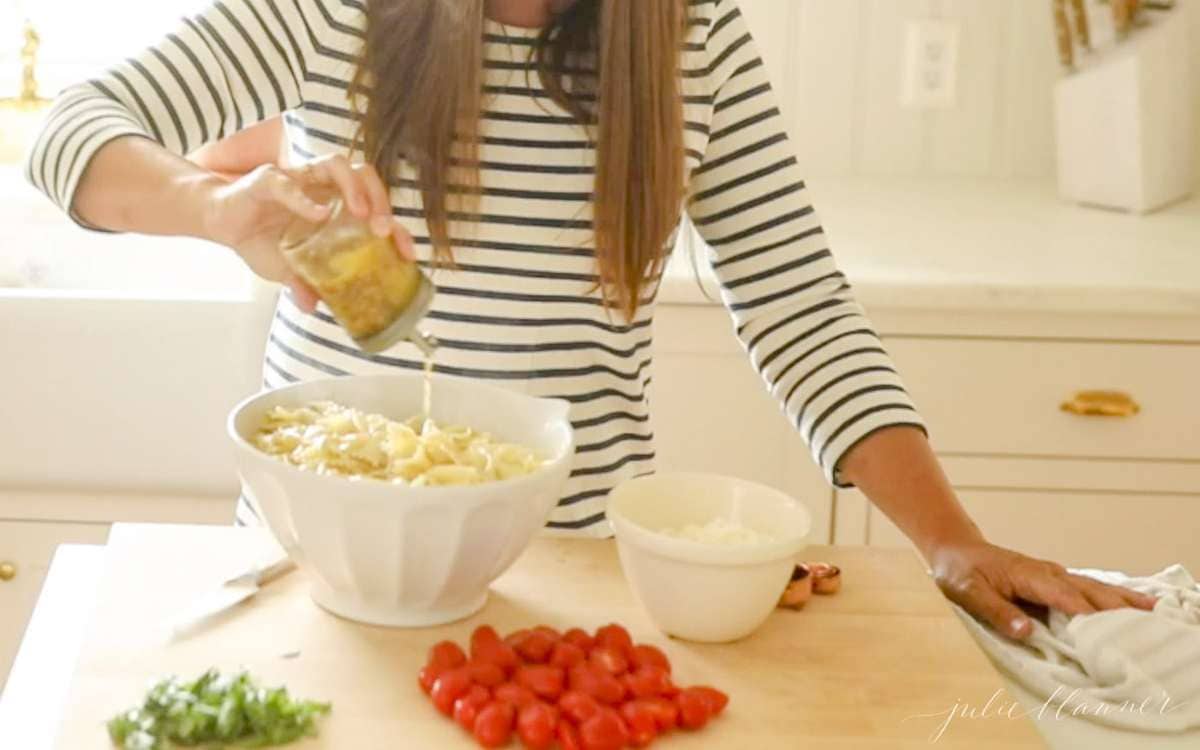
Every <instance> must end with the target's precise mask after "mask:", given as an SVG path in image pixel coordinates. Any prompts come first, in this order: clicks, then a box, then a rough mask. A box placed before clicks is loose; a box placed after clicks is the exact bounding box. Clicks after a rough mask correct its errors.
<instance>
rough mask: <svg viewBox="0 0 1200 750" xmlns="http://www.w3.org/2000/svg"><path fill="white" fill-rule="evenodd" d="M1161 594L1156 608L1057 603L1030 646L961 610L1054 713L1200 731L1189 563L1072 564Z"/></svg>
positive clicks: (1130, 726) (1196, 598)
mask: <svg viewBox="0 0 1200 750" xmlns="http://www.w3.org/2000/svg"><path fill="white" fill-rule="evenodd" d="M1071 572H1073V573H1078V574H1079V575H1085V576H1089V577H1092V578H1096V579H1098V580H1101V581H1104V582H1105V583H1111V584H1115V585H1118V586H1125V587H1127V588H1131V589H1134V590H1137V591H1141V592H1144V593H1147V594H1152V595H1154V596H1156V597H1158V603H1157V604H1156V605H1155V607H1154V610H1153V611H1152V612H1147V611H1143V610H1136V609H1118V610H1110V611H1107V612H1097V613H1095V614H1090V615H1075V616H1071V615H1066V614H1063V613H1062V612H1058V611H1054V610H1051V612H1050V614H1049V617H1048V618H1047V622H1046V623H1042V622H1040V621H1038V620H1034V630H1033V634H1032V635H1031V636H1030V638H1029V640H1028V641H1026V642H1024V643H1022V642H1019V641H1015V640H1012V639H1010V638H1008V637H1006V636H1003V635H1001V634H999V633H997V632H996V631H995V630H993V629H992V628H991V627H989V626H987V625H984V624H982V623H980V622H978V621H977V620H975V619H974V618H973V617H971V616H970V615H968V614H967V613H966V612H965V611H964V610H962V609H961V608H956V609H957V610H958V614H959V616H960V617H961V618H962V620H963V622H964V623H966V625H967V629H968V630H969V631H970V632H971V634H972V635H973V636H975V640H976V641H978V642H979V645H980V646H982V647H983V650H984V651H985V652H987V654H988V656H990V657H991V658H992V660H993V661H994V662H995V663H996V664H997V665H998V666H999V667H1000V668H1001V669H1003V670H1004V671H1005V672H1007V673H1008V674H1009V675H1010V676H1011V677H1012V678H1013V679H1014V680H1016V681H1017V682H1019V683H1020V684H1021V685H1023V686H1024V687H1026V688H1027V689H1028V690H1030V691H1031V692H1033V693H1034V694H1035V695H1038V696H1039V697H1041V698H1043V699H1045V700H1046V702H1047V706H1049V707H1050V710H1051V711H1060V712H1061V714H1063V715H1073V716H1077V717H1079V718H1085V719H1088V720H1090V721H1094V722H1098V723H1100V724H1105V725H1108V726H1112V727H1118V728H1121V729H1127V730H1134V731H1142V732H1182V731H1186V730H1189V729H1196V728H1200V585H1197V583H1196V580H1195V579H1194V578H1193V577H1192V576H1191V574H1190V573H1189V572H1188V571H1187V570H1186V569H1185V568H1184V567H1183V566H1180V565H1173V566H1171V567H1169V568H1166V569H1165V570H1163V571H1161V572H1159V573H1156V574H1155V575H1152V576H1149V577H1146V578H1131V577H1129V576H1126V575H1124V574H1122V573H1116V572H1113V571H1103V570H1090V569H1086V570H1073V571H1071Z"/></svg>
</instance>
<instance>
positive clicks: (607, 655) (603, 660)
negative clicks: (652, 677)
mask: <svg viewBox="0 0 1200 750" xmlns="http://www.w3.org/2000/svg"><path fill="white" fill-rule="evenodd" d="M588 661H590V662H591V663H592V664H595V665H596V666H597V667H600V668H601V669H603V670H604V671H605V672H608V673H609V674H615V675H617V676H620V675H623V674H625V672H626V671H628V669H629V660H628V659H626V658H625V654H624V653H623V652H621V651H619V650H617V649H615V648H610V647H608V646H596V648H594V649H592V653H591V654H589V655H588Z"/></svg>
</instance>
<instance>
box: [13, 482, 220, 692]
mask: <svg viewBox="0 0 1200 750" xmlns="http://www.w3.org/2000/svg"><path fill="white" fill-rule="evenodd" d="M233 505H234V498H233V497H232V496H213V497H205V496H197V497H189V496H182V495H180V496H170V495H146V494H143V495H138V494H135V493H111V494H105V493H102V492H89V493H69V492H24V491H17V490H7V489H3V488H0V564H3V563H8V564H9V565H11V566H12V571H13V572H14V573H15V575H14V576H13V577H12V578H11V579H10V580H7V581H5V580H0V688H2V686H3V685H4V681H5V680H6V679H7V677H8V670H9V667H10V666H11V665H12V660H13V657H14V656H15V655H16V652H17V648H18V646H20V643H21V638H22V636H23V635H24V632H25V625H26V624H27V623H28V622H29V617H30V615H31V614H32V612H33V605H34V603H35V602H36V601H37V597H38V594H39V592H40V591H41V589H42V581H43V579H44V578H45V577H46V571H47V569H48V567H49V565H50V561H51V559H53V557H54V552H55V550H57V549H58V546H59V545H60V544H103V543H104V542H105V540H107V539H108V531H109V528H110V527H111V526H112V524H113V523H114V522H117V521H139V522H147V523H213V524H229V523H232V522H233Z"/></svg>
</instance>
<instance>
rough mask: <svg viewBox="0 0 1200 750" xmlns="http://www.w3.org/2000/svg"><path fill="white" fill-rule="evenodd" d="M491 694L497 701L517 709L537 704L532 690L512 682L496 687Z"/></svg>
mask: <svg viewBox="0 0 1200 750" xmlns="http://www.w3.org/2000/svg"><path fill="white" fill-rule="evenodd" d="M492 694H493V695H495V696H496V699H497V700H502V701H505V702H507V703H511V704H512V705H514V706H516V707H517V708H524V707H525V706H528V705H529V704H530V703H535V702H537V696H536V695H534V694H533V691H532V690H530V689H529V688H527V687H524V686H522V685H517V684H516V683H512V682H506V683H504V684H503V685H499V686H497V688H496V689H495V690H493V691H492Z"/></svg>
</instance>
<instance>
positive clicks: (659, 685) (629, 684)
mask: <svg viewBox="0 0 1200 750" xmlns="http://www.w3.org/2000/svg"><path fill="white" fill-rule="evenodd" d="M670 685H671V678H670V677H668V676H667V673H666V672H664V671H662V670H661V669H659V668H658V667H642V668H641V669H639V670H637V671H636V672H633V673H631V674H627V675H625V687H626V688H628V689H629V692H630V693H631V694H633V695H634V697H637V698H653V697H654V696H656V695H665V694H666V693H667V692H668V690H669V688H670Z"/></svg>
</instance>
